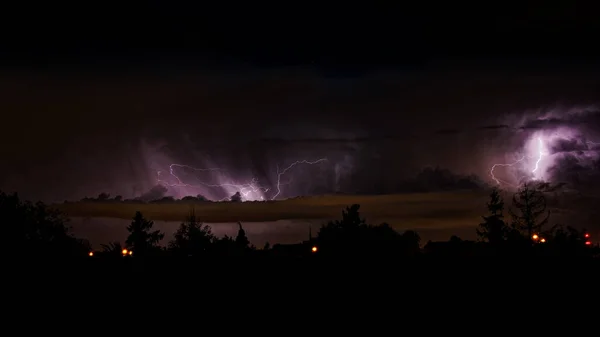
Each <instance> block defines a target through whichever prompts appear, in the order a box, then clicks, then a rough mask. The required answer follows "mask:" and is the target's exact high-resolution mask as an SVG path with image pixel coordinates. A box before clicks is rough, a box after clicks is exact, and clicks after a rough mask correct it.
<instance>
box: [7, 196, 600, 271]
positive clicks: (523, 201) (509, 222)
mask: <svg viewBox="0 0 600 337" xmlns="http://www.w3.org/2000/svg"><path fill="white" fill-rule="evenodd" d="M545 188H547V187H545V185H544V184H524V185H523V186H522V187H521V188H520V189H519V190H518V191H517V192H516V193H515V194H514V195H513V197H512V200H511V206H510V207H508V210H507V211H506V210H505V202H504V200H503V198H502V196H501V194H500V192H499V190H497V189H492V190H491V192H490V195H489V200H488V202H487V203H486V205H487V209H488V213H487V214H485V215H483V216H482V222H481V223H480V224H479V225H478V226H477V230H476V231H477V236H478V240H477V241H468V240H462V239H460V238H458V237H456V236H453V237H452V238H451V239H450V240H449V241H446V242H431V241H430V242H428V243H426V244H425V245H424V246H423V247H422V246H421V238H420V236H419V234H418V233H417V232H415V231H412V230H408V231H404V232H402V233H400V232H397V231H396V230H395V229H393V228H392V227H391V226H390V225H388V224H386V223H383V224H379V225H373V224H369V223H368V222H367V221H366V219H364V218H362V217H361V215H360V212H359V210H360V206H359V205H356V204H355V205H351V206H349V207H346V208H345V209H344V210H343V211H342V217H341V219H339V220H336V221H330V222H328V223H326V224H323V225H322V226H321V228H320V229H319V231H318V232H317V233H316V235H315V236H314V237H312V235H311V236H310V238H309V239H308V240H307V241H305V242H302V243H299V244H296V245H279V244H276V245H274V246H271V245H270V244H268V243H267V244H266V245H265V246H264V247H262V249H258V248H257V247H254V246H253V245H252V244H251V243H250V241H249V240H248V238H247V236H246V233H245V231H244V228H243V226H242V224H241V223H238V224H239V230H238V233H237V236H236V237H235V238H234V237H229V236H224V237H216V236H215V235H214V234H213V233H212V230H211V227H210V226H208V225H205V224H203V223H201V222H200V221H198V219H197V217H196V214H195V213H194V211H193V210H192V211H191V213H190V214H188V216H187V217H185V219H184V221H183V222H182V223H181V224H180V226H179V228H178V230H177V231H176V232H175V234H174V235H173V237H172V238H171V239H170V240H169V241H168V244H167V245H166V246H161V245H160V242H161V241H162V239H163V238H164V236H165V234H164V233H161V232H160V231H159V230H155V229H154V228H153V226H154V223H153V222H152V221H151V220H149V219H147V218H145V217H144V215H143V214H142V213H140V212H136V213H135V214H134V216H133V219H132V222H131V224H130V225H129V226H128V227H127V230H128V232H129V235H128V236H127V238H124V239H125V240H124V243H122V242H112V243H108V244H106V245H102V249H101V250H96V251H94V250H92V249H91V247H90V245H89V243H88V242H86V241H85V240H81V239H78V238H76V237H74V236H73V235H72V234H71V233H70V230H69V227H68V226H67V224H68V222H67V219H66V218H65V216H64V215H62V214H60V213H59V212H57V211H55V210H52V209H49V208H48V207H46V206H45V205H44V204H43V203H35V204H34V203H31V202H29V201H21V200H20V199H19V197H18V196H17V195H16V194H12V195H8V194H4V193H0V225H1V226H2V228H3V230H4V231H5V233H3V234H4V237H5V239H6V242H8V244H9V245H14V246H15V247H14V248H15V251H18V252H19V254H21V255H27V254H32V255H34V256H43V257H48V256H62V257H69V256H71V257H84V256H87V257H100V256H105V257H111V256H112V257H118V258H134V259H138V258H150V257H158V256H165V257H167V256H168V257H211V256H212V257H218V256H266V255H268V256H283V257H285V256H287V257H307V256H312V257H317V256H321V257H334V258H365V257H374V258H375V257H376V258H403V257H404V258H405V257H418V256H442V257H443V256H455V257H457V256H458V257H476V256H488V257H492V256H511V257H520V256H579V257H598V253H599V247H598V245H597V244H593V242H592V238H591V234H590V233H589V232H587V231H586V230H578V229H575V228H573V227H569V226H563V225H558V224H556V225H550V224H549V223H550V213H549V211H548V210H547V209H546V199H545V197H544V192H543V191H544V189H545ZM99 199H100V200H101V201H108V200H110V198H109V196H108V195H102V197H101V198H99Z"/></svg>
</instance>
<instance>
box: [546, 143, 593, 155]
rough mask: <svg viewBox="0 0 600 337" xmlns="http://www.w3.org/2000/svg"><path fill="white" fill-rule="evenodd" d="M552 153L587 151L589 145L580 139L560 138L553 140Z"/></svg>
mask: <svg viewBox="0 0 600 337" xmlns="http://www.w3.org/2000/svg"><path fill="white" fill-rule="evenodd" d="M551 146H552V147H551V153H553V154H554V153H559V152H579V153H581V152H582V151H586V150H587V149H588V145H587V144H585V143H584V142H582V141H581V140H579V139H558V140H556V141H554V142H552V145H551Z"/></svg>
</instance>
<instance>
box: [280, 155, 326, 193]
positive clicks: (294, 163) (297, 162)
mask: <svg viewBox="0 0 600 337" xmlns="http://www.w3.org/2000/svg"><path fill="white" fill-rule="evenodd" d="M326 160H327V158H321V159H317V160H315V161H308V160H299V161H296V162H293V163H292V164H290V166H288V167H286V168H284V169H283V170H281V171H279V165H277V186H276V189H277V193H275V195H274V196H273V197H272V198H271V200H275V198H277V196H279V194H281V177H283V175H284V174H285V173H286V172H287V171H289V170H290V169H292V168H293V167H294V166H296V165H298V164H309V165H314V164H318V163H322V162H324V161H326Z"/></svg>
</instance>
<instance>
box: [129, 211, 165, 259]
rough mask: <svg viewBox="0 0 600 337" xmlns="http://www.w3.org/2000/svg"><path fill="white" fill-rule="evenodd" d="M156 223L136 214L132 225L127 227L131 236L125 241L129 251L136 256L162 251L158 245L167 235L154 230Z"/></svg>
mask: <svg viewBox="0 0 600 337" xmlns="http://www.w3.org/2000/svg"><path fill="white" fill-rule="evenodd" d="M153 226H154V222H153V221H150V220H148V219H146V218H144V216H143V215H142V213H141V212H139V211H138V212H135V216H134V217H133V220H132V221H131V224H130V225H129V226H128V227H127V231H129V236H128V237H127V240H126V241H125V245H126V247H127V248H128V249H130V250H132V251H134V252H135V256H147V255H149V254H152V253H155V252H157V251H158V250H160V247H159V246H158V243H159V242H160V240H162V239H163V238H164V237H165V235H164V234H163V233H161V232H160V230H154V231H153V230H152V227H153Z"/></svg>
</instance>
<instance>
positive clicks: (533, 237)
mask: <svg viewBox="0 0 600 337" xmlns="http://www.w3.org/2000/svg"><path fill="white" fill-rule="evenodd" d="M531 238H532V239H534V240H537V239H539V238H540V237H539V236H538V235H537V234H533V236H532V237H531Z"/></svg>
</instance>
